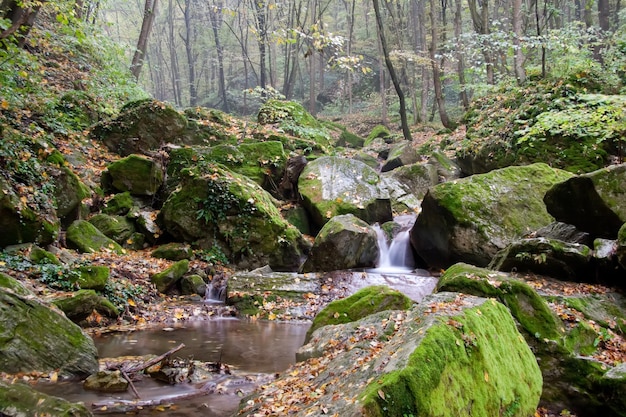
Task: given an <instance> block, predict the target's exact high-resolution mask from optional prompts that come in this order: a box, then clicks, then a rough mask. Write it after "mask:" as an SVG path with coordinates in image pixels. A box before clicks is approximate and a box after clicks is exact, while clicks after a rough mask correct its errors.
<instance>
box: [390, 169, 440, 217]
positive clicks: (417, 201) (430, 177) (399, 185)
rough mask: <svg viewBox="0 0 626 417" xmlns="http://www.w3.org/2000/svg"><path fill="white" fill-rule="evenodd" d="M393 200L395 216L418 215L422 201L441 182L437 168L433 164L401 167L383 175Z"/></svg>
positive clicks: (392, 206) (392, 205)
mask: <svg viewBox="0 0 626 417" xmlns="http://www.w3.org/2000/svg"><path fill="white" fill-rule="evenodd" d="M381 179H382V180H383V182H384V183H385V187H386V188H387V190H388V192H389V197H390V198H391V208H392V210H393V212H394V214H401V213H407V212H408V213H418V212H419V210H420V207H421V204H422V199H423V198H424V196H425V195H426V192H427V191H428V189H429V188H430V187H432V186H433V185H437V183H438V182H439V180H438V176H437V168H436V167H435V166H434V165H432V164H412V165H406V166H401V167H398V168H396V169H394V170H393V171H391V172H385V173H383V174H382V175H381Z"/></svg>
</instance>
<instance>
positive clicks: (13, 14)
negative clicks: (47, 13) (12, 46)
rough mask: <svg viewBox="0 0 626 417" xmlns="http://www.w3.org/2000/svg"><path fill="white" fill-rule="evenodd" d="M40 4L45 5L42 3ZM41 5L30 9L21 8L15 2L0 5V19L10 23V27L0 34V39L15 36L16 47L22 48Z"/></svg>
mask: <svg viewBox="0 0 626 417" xmlns="http://www.w3.org/2000/svg"><path fill="white" fill-rule="evenodd" d="M41 3H45V1H42V2H41ZM40 8H41V4H38V5H36V6H32V7H23V6H22V2H20V1H17V0H4V1H3V2H2V4H1V5H0V17H1V18H4V19H8V20H10V21H11V26H9V27H8V28H6V29H5V30H3V31H1V32H0V39H6V38H9V37H11V36H15V38H16V40H17V45H18V46H19V47H20V48H22V47H23V46H24V45H25V44H26V39H27V37H28V34H29V33H30V29H31V28H32V27H33V25H34V24H35V20H36V19H37V14H38V13H39V9H40Z"/></svg>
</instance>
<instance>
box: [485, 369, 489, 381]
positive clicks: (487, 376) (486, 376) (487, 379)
mask: <svg viewBox="0 0 626 417" xmlns="http://www.w3.org/2000/svg"><path fill="white" fill-rule="evenodd" d="M485 382H489V374H488V373H487V371H485Z"/></svg>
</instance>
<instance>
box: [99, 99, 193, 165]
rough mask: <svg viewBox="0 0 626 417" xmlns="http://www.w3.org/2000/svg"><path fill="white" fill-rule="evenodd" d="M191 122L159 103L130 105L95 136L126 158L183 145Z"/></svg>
mask: <svg viewBox="0 0 626 417" xmlns="http://www.w3.org/2000/svg"><path fill="white" fill-rule="evenodd" d="M186 128H187V119H186V118H185V116H183V115H182V114H180V113H178V112H177V111H176V110H175V109H174V108H173V107H171V106H169V105H167V104H165V103H161V102H159V101H156V100H151V99H147V100H140V101H136V102H131V103H128V104H127V105H126V106H124V107H123V108H122V110H121V111H120V114H119V116H118V117H117V118H116V119H114V120H109V121H104V122H101V123H98V124H97V125H96V126H95V127H94V128H93V130H92V132H91V135H92V136H93V137H94V138H95V139H96V140H99V141H102V142H103V143H104V144H105V145H106V146H107V147H108V148H109V149H110V150H111V151H113V152H116V153H118V154H120V155H122V156H127V155H131V154H134V153H137V154H142V153H144V152H147V151H150V150H154V149H158V148H160V147H161V146H162V145H163V144H165V143H170V142H171V143H180V137H181V135H182V134H183V133H184V132H185V129H186Z"/></svg>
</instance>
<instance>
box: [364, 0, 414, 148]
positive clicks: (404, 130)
mask: <svg viewBox="0 0 626 417" xmlns="http://www.w3.org/2000/svg"><path fill="white" fill-rule="evenodd" d="M372 1H373V5H374V14H375V15H376V25H377V26H378V37H379V39H380V46H381V48H382V50H383V55H384V57H385V64H386V65H387V71H389V77H391V82H392V83H393V87H394V88H395V90H396V94H397V95H398V99H399V101H400V123H401V124H402V134H403V135H404V139H406V140H408V141H411V140H412V138H411V130H410V129H409V122H408V120H407V117H406V103H405V99H404V93H403V92H402V88H401V87H400V81H399V80H398V75H397V74H396V71H395V69H394V67H393V62H391V58H390V57H389V51H388V50H387V41H386V40H385V32H384V26H383V19H382V16H381V13H380V5H379V4H378V0H372Z"/></svg>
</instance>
